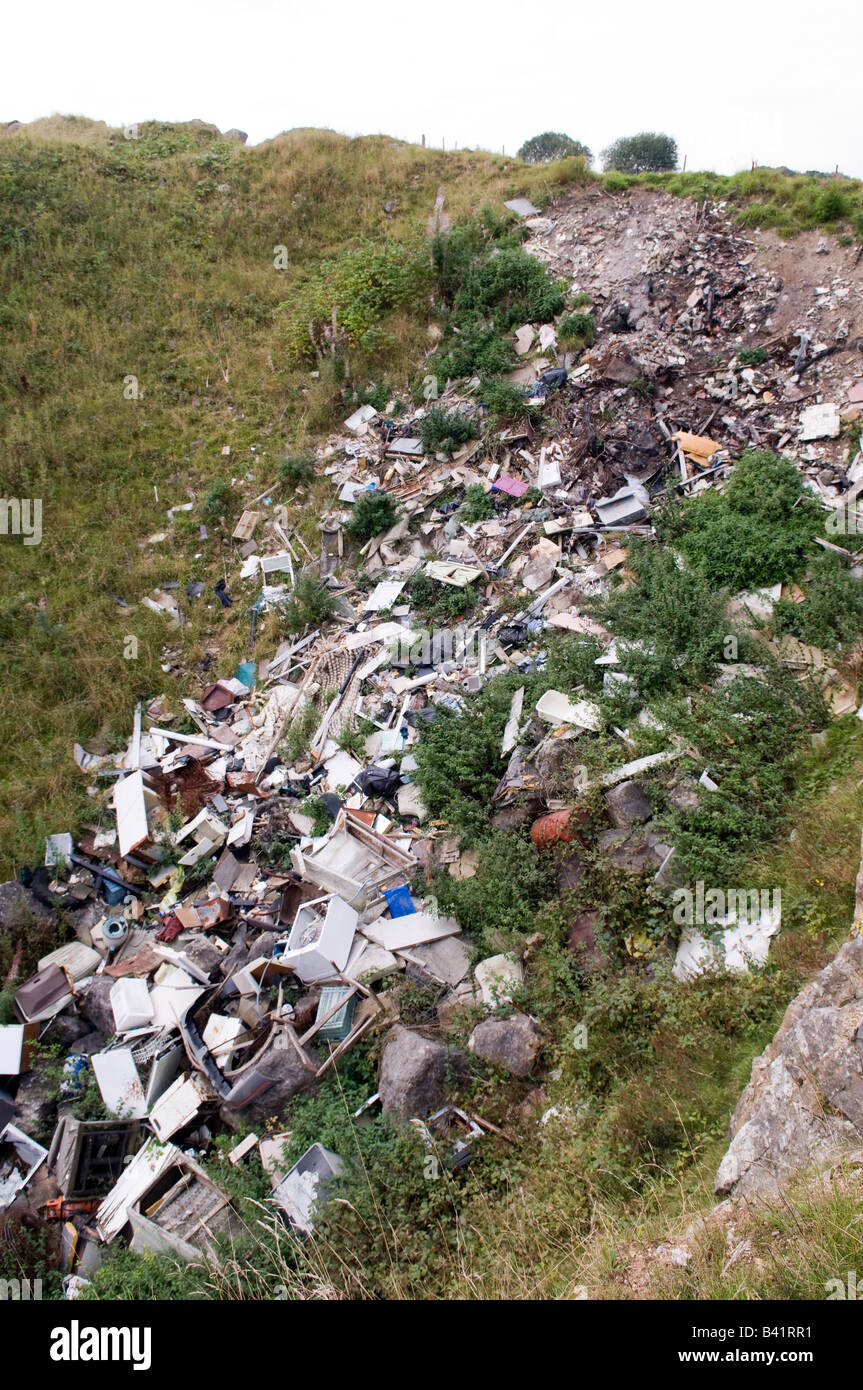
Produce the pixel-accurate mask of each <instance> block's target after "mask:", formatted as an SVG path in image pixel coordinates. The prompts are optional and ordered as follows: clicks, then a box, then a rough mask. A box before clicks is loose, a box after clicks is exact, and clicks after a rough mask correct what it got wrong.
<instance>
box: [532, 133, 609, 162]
mask: <svg viewBox="0 0 863 1390" xmlns="http://www.w3.org/2000/svg"><path fill="white" fill-rule="evenodd" d="M572 155H576V156H577V157H579V158H581V159H586V160H587V162H588V164H589V163H590V161H591V160H592V159H593V155H592V154H591V152H590V150H589V149H588V148H587V145H583V144H582V143H581V141H580V140H573V139H571V138H570V136H568V135H561V134H559V133H558V132H557V131H553V130H547V131H545V133H544V134H543V135H534V136H533V138H532V139H530V140H525V142H524V144H523V145H522V147H521V149H520V150H519V152H518V154H517V155H516V159H523V160H524V162H525V164H547V163H548V162H549V161H550V160H552V159H568V158H570V157H571V156H572Z"/></svg>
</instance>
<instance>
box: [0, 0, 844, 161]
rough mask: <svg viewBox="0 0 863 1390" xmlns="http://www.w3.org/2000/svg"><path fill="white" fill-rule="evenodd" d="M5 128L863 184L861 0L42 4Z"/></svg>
mask: <svg viewBox="0 0 863 1390" xmlns="http://www.w3.org/2000/svg"><path fill="white" fill-rule="evenodd" d="M3 31H4V40H5V51H6V55H7V57H6V62H5V64H4V68H5V71H4V74H3V81H2V86H0V120H3V121H9V120H19V121H30V120H34V119H36V118H38V117H40V116H48V115H52V114H54V113H55V112H60V113H61V114H64V115H84V116H90V117H92V118H93V119H95V120H104V121H107V122H108V124H109V125H115V126H120V125H131V124H134V123H135V122H140V121H145V120H150V119H156V120H166V121H184V120H191V119H193V118H196V117H197V118H200V119H202V120H205V121H209V122H212V123H214V124H215V125H218V126H219V127H220V128H221V129H222V130H227V129H229V128H231V127H238V128H239V129H241V130H245V131H246V132H248V136H249V144H257V143H258V142H260V141H262V140H267V139H270V138H271V137H272V136H274V135H277V134H279V133H280V132H281V131H284V130H290V129H292V128H293V127H296V126H323V127H327V128H330V129H333V130H337V131H340V132H342V133H344V134H346V135H369V134H387V135H393V136H396V137H397V138H399V139H403V140H412V141H419V140H420V139H421V137H422V136H423V135H425V137H426V142H427V143H428V144H429V145H434V146H440V145H441V144H442V143H444V142H445V143H446V148H447V149H450V148H452V147H453V146H454V145H458V146H460V147H469V148H475V147H480V148H483V149H489V150H496V151H499V150H505V152H506V153H507V154H515V153H516V151H517V150H518V148H519V146H520V145H521V144H522V143H523V142H524V141H525V140H526V139H528V138H529V137H530V136H532V135H537V134H539V133H540V132H541V131H545V130H558V131H563V132H565V133H566V134H568V135H570V136H572V137H573V138H574V139H576V140H581V141H583V142H584V143H585V144H586V145H588V146H589V147H590V149H591V150H593V152H594V153H595V154H598V152H599V151H600V150H602V149H603V148H605V146H607V145H609V144H610V143H611V142H612V141H613V140H614V139H616V138H617V137H618V136H621V135H631V134H635V133H636V132H638V131H641V130H659V131H664V132H666V133H668V134H669V135H673V136H674V137H675V139H676V140H677V143H678V147H679V150H680V156H681V160H682V159H683V156H684V155H685V156H686V161H687V164H686V167H687V168H688V169H712V170H714V171H716V172H718V173H733V172H734V171H735V170H737V169H742V168H747V169H748V168H749V167H750V166H751V164H752V162H753V160H754V161H755V162H756V163H758V164H771V165H778V164H785V165H788V166H789V167H790V168H793V169H800V170H806V169H823V170H832V169H834V168H835V166H836V165H838V166H839V169H840V171H842V172H843V173H846V174H850V175H854V176H857V177H863V140H861V138H860V131H861V120H860V115H859V101H860V97H859V80H858V75H857V69H858V63H859V56H858V55H859V52H860V41H861V38H863V5H861V4H860V0H816V2H814V3H813V0H713V3H706V0H590V3H589V4H585V3H584V2H583V0H543V2H542V3H541V4H535V5H531V4H527V3H519V4H515V3H511V2H510V0H495V3H489V0H433V3H428V4H425V3H422V0H407V3H404V0H401V3H397V0H362V3H358V0H324V2H323V3H321V0H319V3H310V0H306V3H302V4H300V3H297V0H239V3H232V4H228V3H226V0H148V3H147V4H146V5H139V4H124V3H122V0H119V2H118V0H110V3H109V0H82V3H78V4H69V0H40V3H38V4H32V5H29V6H28V5H17V6H14V7H7V10H6V14H5V16H4V20H3Z"/></svg>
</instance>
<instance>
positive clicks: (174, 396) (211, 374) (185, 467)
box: [0, 125, 583, 873]
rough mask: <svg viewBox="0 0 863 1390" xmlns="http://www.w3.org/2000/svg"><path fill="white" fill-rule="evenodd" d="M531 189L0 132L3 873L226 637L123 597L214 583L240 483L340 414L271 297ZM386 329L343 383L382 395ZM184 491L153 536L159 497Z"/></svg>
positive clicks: (406, 340) (231, 616)
mask: <svg viewBox="0 0 863 1390" xmlns="http://www.w3.org/2000/svg"><path fill="white" fill-rule="evenodd" d="M66 133H67V134H68V132H66ZM83 135H84V136H85V137H86V136H87V135H88V131H87V130H84V131H83ZM567 174H569V175H570V176H572V174H575V176H576V177H580V176H582V174H583V171H582V170H581V168H580V166H577V167H576V168H575V169H571V170H568V171H564V172H563V174H562V177H564V178H565V177H567ZM548 186H549V185H548V182H547V179H546V177H545V176H544V175H542V174H541V173H538V171H536V170H524V169H522V168H521V166H519V165H517V164H516V163H515V161H513V160H504V159H500V158H493V157H491V156H473V155H470V154H467V153H462V154H448V155H444V154H443V153H441V152H434V151H430V150H423V149H420V148H417V147H412V146H407V145H403V144H399V143H397V142H395V141H392V140H388V139H384V138H374V139H368V140H356V141H349V140H347V139H344V138H342V137H340V136H336V135H333V134H330V133H328V132H303V131H298V132H292V133H291V134H289V135H285V136H281V137H279V139H278V140H275V141H273V142H271V143H270V144H269V145H266V146H262V147H259V148H256V149H253V150H245V149H243V148H242V147H239V146H237V145H236V144H233V143H230V142H228V141H224V140H218V139H214V138H213V136H212V134H211V133H210V132H207V131H205V130H204V131H201V130H195V129H189V128H177V127H167V126H160V125H151V126H144V127H141V129H140V135H139V138H138V139H137V140H126V139H124V138H123V136H122V134H121V133H120V132H117V133H116V135H115V137H114V138H111V139H109V138H107V137H105V138H104V143H103V144H96V143H84V144H77V143H72V142H71V141H68V140H67V141H66V142H64V143H57V142H53V141H51V140H48V141H45V140H42V139H31V138H27V137H24V136H17V137H12V138H7V139H5V140H3V141H0V193H2V199H0V202H2V208H0V252H2V265H3V270H2V284H0V301H2V308H0V332H2V338H3V353H2V365H0V400H2V458H3V470H2V474H3V495H4V496H5V497H19V498H41V499H42V502H43V540H42V543H41V545H38V546H27V547H25V546H23V545H22V544H21V543H20V542H19V541H13V540H12V539H11V538H5V539H4V542H3V549H2V560H3V571H4V580H5V582H4V585H3V597H2V601H0V647H2V652H3V655H2V668H0V682H2V688H3V690H4V694H5V699H4V701H3V703H2V711H0V721H2V730H1V731H0V738H2V744H3V747H4V750H5V757H4V763H3V768H2V774H0V775H2V781H3V789H4V795H3V798H2V811H0V858H2V860H3V865H2V869H3V871H4V872H7V873H8V871H9V870H10V869H11V868H12V867H13V866H14V865H16V864H20V863H22V862H25V861H27V860H28V859H29V858H30V857H31V856H32V855H33V854H34V853H35V852H38V845H39V841H40V839H41V836H42V833H43V831H45V830H49V831H50V830H57V829H60V828H62V827H65V826H67V825H70V824H71V823H72V822H73V821H74V820H75V819H76V818H78V817H80V815H81V814H82V812H83V811H85V810H86V805H87V797H86V793H85V792H84V789H83V779H82V778H81V777H80V775H79V774H78V773H77V771H76V769H75V768H74V765H73V763H72V745H73V743H74V741H75V740H76V739H77V740H79V741H81V742H84V741H87V740H93V738H94V736H97V735H99V734H100V733H101V734H102V735H104V737H105V738H107V739H108V740H114V739H115V738H116V736H117V735H118V734H119V733H125V732H127V731H128V729H129V727H130V720H131V716H132V710H133V706H134V701H135V699H136V698H137V697H138V696H140V695H143V694H149V695H153V694H154V693H158V692H159V691H160V690H162V689H164V690H165V691H166V692H167V693H168V694H169V695H170V694H172V693H173V692H174V691H175V690H176V692H177V694H178V696H179V695H183V694H186V693H188V688H189V677H188V675H185V674H183V673H182V672H180V673H178V674H171V675H168V674H166V673H164V672H163V671H162V670H161V669H160V666H161V653H162V647H163V645H164V644H165V642H166V640H167V642H168V644H169V645H170V646H172V647H177V646H181V647H183V648H184V649H185V655H184V660H185V661H187V662H189V663H193V662H194V661H195V660H196V659H198V658H199V657H200V655H201V654H202V653H203V651H204V649H205V648H206V647H207V646H208V644H210V646H212V644H213V643H214V642H215V643H218V644H219V646H220V647H222V648H223V647H224V646H225V644H230V643H231V642H232V641H235V645H238V646H239V645H241V642H242V639H241V637H240V636H239V629H240V627H242V631H243V632H244V633H245V632H246V631H247V630H248V620H247V619H243V618H242V615H241V614H240V613H239V612H238V611H237V610H236V609H234V610H232V611H229V612H228V613H227V616H224V615H223V613H222V610H221V609H220V608H219V606H218V604H217V603H216V602H215V601H214V600H212V599H210V600H209V602H210V607H209V608H208V609H207V610H206V611H204V609H203V604H199V605H198V608H197V611H196V610H194V609H191V610H190V612H189V626H188V628H187V630H186V633H185V635H184V639H183V640H182V641H180V640H179V638H178V634H177V632H176V631H175V630H169V629H167V628H166V626H165V623H164V620H163V619H161V618H160V617H159V616H157V615H154V614H151V613H149V612H148V611H147V610H146V609H145V608H141V607H140V606H139V601H140V599H141V597H142V596H144V595H145V594H147V593H149V592H150V591H151V590H152V589H154V588H156V587H158V586H159V585H162V584H164V583H170V582H180V583H186V582H188V580H189V579H191V578H203V579H205V580H208V581H209V583H210V584H211V583H212V582H213V581H214V580H215V578H216V577H217V576H218V575H221V574H222V573H223V566H222V563H221V557H222V552H223V549H224V543H225V537H226V535H228V534H229V531H230V525H227V524H226V525H225V526H220V524H219V519H218V518H219V515H220V513H222V512H224V513H225V515H226V523H229V522H230V520H231V517H232V516H235V514H236V513H237V512H238V510H239V508H240V505H241V495H242V493H243V492H245V493H246V495H247V496H254V495H256V494H257V493H260V492H261V491H262V490H263V489H265V488H267V487H270V488H272V487H273V485H274V484H275V481H276V473H275V464H276V461H277V459H279V458H280V457H282V456H283V455H284V453H285V450H286V448H287V447H289V446H290V445H292V444H294V443H297V442H300V443H302V442H305V441H306V440H307V439H308V438H309V437H310V436H311V435H313V434H315V433H317V432H319V431H321V430H323V429H326V427H327V426H329V425H330V423H331V421H332V419H333V418H334V412H335V413H336V414H338V413H339V407H340V405H341V401H342V398H344V400H345V401H346V402H347V403H348V404H350V402H351V399H352V397H353V387H352V382H351V381H348V382H344V383H341V384H340V385H339V386H336V385H334V383H333V380H332V376H331V375H330V373H329V370H328V369H329V364H325V368H324V371H323V372H322V373H321V377H319V378H317V379H315V378H313V377H311V376H310V369H311V368H314V367H315V366H316V365H317V364H316V363H315V361H314V359H312V361H311V362H310V363H309V362H305V363H301V362H299V361H298V360H297V357H296V354H293V356H292V355H291V354H290V353H289V352H288V350H287V349H286V347H285V342H284V334H283V331H282V327H281V323H280V315H279V314H278V306H279V305H280V304H282V303H285V302H287V303H288V304H289V305H290V303H291V302H292V300H293V297H294V296H295V295H296V293H297V289H298V287H299V286H301V285H302V284H303V283H305V282H307V281H308V280H309V278H310V276H313V275H314V272H315V271H317V270H318V268H319V267H320V266H321V264H322V263H326V262H332V261H333V259H334V258H335V259H338V257H339V256H340V255H343V254H344V252H345V250H346V248H348V247H349V245H350V244H352V243H353V244H356V243H357V242H358V241H361V240H368V241H370V242H372V243H381V242H382V241H383V240H384V239H385V238H398V239H402V238H406V237H408V236H411V235H412V236H414V237H415V236H416V228H417V227H423V226H424V224H425V220H426V218H427V217H428V216H429V214H430V213H431V212H432V211H433V208H434V201H435V197H436V195H437V193H438V190H439V189H440V188H442V187H443V189H445V191H446V195H447V208H448V210H450V211H451V212H452V213H454V214H457V213H459V212H463V211H465V210H467V209H470V208H472V207H474V206H479V205H481V204H482V203H483V202H485V201H488V200H491V201H496V202H499V201H500V200H501V199H502V198H505V197H509V196H512V195H513V194H516V193H523V192H530V193H531V194H532V195H533V196H536V197H542V196H544V195H545V194H546V193H547V190H548ZM384 204H393V210H392V212H391V213H387V212H385V211H384ZM279 245H281V246H285V247H287V248H288V265H287V268H286V269H275V268H274V259H275V257H274V248H275V247H276V246H279ZM282 317H284V316H282ZM396 328H397V330H399V329H401V331H400V332H399V331H397V332H396V333H394V334H390V335H387V337H386V340H385V344H384V349H383V350H382V351H381V350H379V351H378V352H377V354H376V353H375V352H374V351H372V352H370V353H365V354H364V353H363V352H358V353H356V354H352V362H351V371H352V374H353V379H354V381H356V382H358V383H365V382H366V381H368V380H370V379H374V380H378V381H379V380H380V379H381V376H382V374H383V375H386V376H387V377H388V379H389V380H393V381H396V382H397V383H398V384H399V385H400V386H401V387H404V386H405V384H406V378H407V376H408V375H409V373H410V372H412V371H413V370H414V359H413V358H412V356H411V353H410V349H411V348H413V347H416V346H417V340H419V345H420V346H423V345H425V339H424V331H425V329H424V324H423V323H422V319H421V316H420V319H419V323H418V325H414V324H411V323H410V322H408V323H406V324H405V323H402V324H397V325H396ZM406 349H407V351H406ZM417 355H419V354H417ZM130 378H135V381H131V380H130ZM135 391H137V399H135V398H134V393H135ZM226 445H227V446H229V447H230V455H229V456H225V455H223V448H224V446H226ZM222 483H227V484H228V485H232V484H233V486H232V488H231V491H230V493H229V494H227V497H228V502H227V506H225V503H224V498H225V496H226V494H225V493H224V490H222V492H221V494H220V492H219V490H218V488H217V486H216V485H218V484H222ZM214 489H215V490H214ZM157 499H158V500H157ZM192 499H194V501H195V508H194V511H193V512H192V513H191V514H189V513H180V514H179V516H178V520H177V522H176V523H175V524H174V525H173V526H172V525H171V523H170V522H169V521H168V520H167V518H166V511H167V508H168V507H169V506H171V505H172V504H184V503H187V502H189V501H190V500H192ZM208 500H209V505H208ZM274 500H279V501H285V502H288V503H290V501H291V498H290V496H286V495H284V492H283V493H282V494H281V495H280V494H274ZM214 513H215V516H214ZM204 515H206V517H207V525H208V530H209V533H210V537H211V538H210V539H209V540H208V541H203V542H202V541H200V539H199V524H200V522H201V520H202V518H203V516H204ZM306 523H307V525H308V528H309V536H308V539H309V541H310V543H311V544H312V545H313V546H315V545H317V544H318V537H317V532H316V530H315V525H314V517H313V516H312V515H311V514H310V513H308V514H307V515H306ZM164 531H168V532H169V539H168V540H166V541H162V542H156V543H153V544H149V545H148V544H147V543H146V542H147V538H148V537H150V536H153V535H154V534H158V533H160V532H164ZM121 603H124V604H127V605H129V606H128V607H124V606H121ZM128 635H136V636H137V637H138V639H139V648H138V651H139V655H138V659H137V660H126V659H124V655H123V653H124V648H125V638H126V637H127V636H128Z"/></svg>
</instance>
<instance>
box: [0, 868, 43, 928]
mask: <svg viewBox="0 0 863 1390" xmlns="http://www.w3.org/2000/svg"><path fill="white" fill-rule="evenodd" d="M34 919H35V920H36V921H38V922H51V921H55V920H56V913H54V912H52V911H51V909H50V908H48V907H45V906H44V904H42V903H40V902H39V900H38V898H34V896H33V894H32V893H30V892H28V891H27V889H26V888H22V886H21V884H20V883H16V882H15V880H14V879H12V880H10V882H9V883H0V930H2V929H3V928H4V927H26V926H28V925H29V923H30V922H32V921H33V920H34Z"/></svg>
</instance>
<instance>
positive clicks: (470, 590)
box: [408, 574, 477, 622]
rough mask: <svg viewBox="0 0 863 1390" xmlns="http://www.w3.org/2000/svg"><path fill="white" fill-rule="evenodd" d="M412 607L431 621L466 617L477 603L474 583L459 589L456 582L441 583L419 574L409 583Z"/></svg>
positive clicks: (454, 619) (450, 620) (445, 620)
mask: <svg viewBox="0 0 863 1390" xmlns="http://www.w3.org/2000/svg"><path fill="white" fill-rule="evenodd" d="M408 596H409V598H410V601H411V607H412V608H415V609H416V610H417V612H418V613H420V614H421V615H422V617H424V618H428V620H429V622H448V621H449V622H452V621H457V620H458V619H459V618H466V617H467V615H468V613H470V612H472V611H473V609H474V608H476V605H477V593H476V589H475V588H474V586H473V584H466V585H465V586H464V588H463V589H459V588H458V587H457V586H456V585H454V584H440V583H439V582H438V580H436V579H430V578H429V576H428V575H427V574H418V575H417V576H416V578H415V579H412V580H411V582H410V584H409V585H408Z"/></svg>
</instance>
